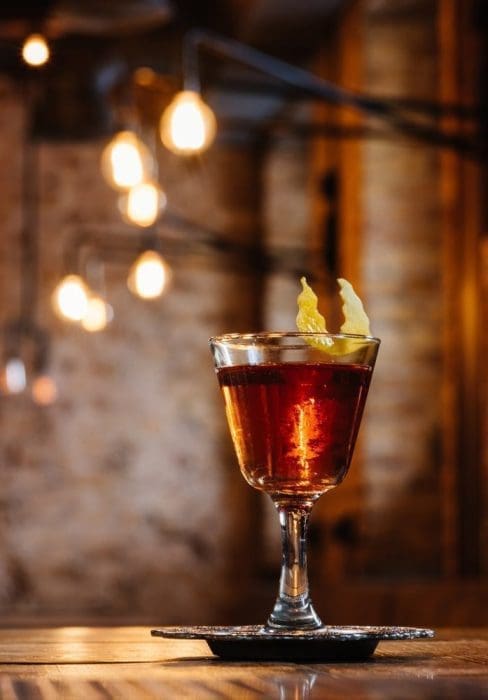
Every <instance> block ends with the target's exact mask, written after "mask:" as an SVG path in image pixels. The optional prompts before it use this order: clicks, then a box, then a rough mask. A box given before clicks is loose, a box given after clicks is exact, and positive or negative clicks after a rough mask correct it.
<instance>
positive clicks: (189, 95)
mask: <svg viewBox="0 0 488 700" xmlns="http://www.w3.org/2000/svg"><path fill="white" fill-rule="evenodd" d="M216 131H217V122H216V120H215V115H214V113H213V112H212V110H211V109H210V107H209V106H208V105H207V104H206V103H205V102H204V101H203V100H202V98H201V96H200V94H199V93H198V92H195V91H194V90H183V91H182V92H179V93H178V94H177V95H176V96H175V98H174V99H173V101H172V102H171V103H170V104H169V106H168V107H167V108H166V110H165V111H164V113H163V116H162V117H161V123H160V135H161V140H162V142H163V143H164V145H165V146H166V148H168V149H169V150H170V151H173V152H174V153H177V154H180V155H196V154H198V153H202V152H203V151H205V150H207V148H209V146H210V145H211V143H212V142H213V140H214V138H215V134H216Z"/></svg>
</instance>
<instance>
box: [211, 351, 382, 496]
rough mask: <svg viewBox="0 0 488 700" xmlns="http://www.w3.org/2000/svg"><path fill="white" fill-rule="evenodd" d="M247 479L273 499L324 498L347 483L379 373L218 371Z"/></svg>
mask: <svg viewBox="0 0 488 700" xmlns="http://www.w3.org/2000/svg"><path fill="white" fill-rule="evenodd" d="M217 375H218V378H219V383H220V387H221V389H222V393H223V395H224V401H225V407H226V413H227V420H228V423H229V427H230V431H231V435H232V440H233V442H234V447H235V450H236V453H237V458H238V461H239V465H240V468H241V471H242V473H243V475H244V477H245V478H246V480H247V481H248V482H249V483H250V484H251V486H254V487H255V488H257V489H261V490H263V491H266V492H268V493H270V494H284V495H295V494H296V495H309V496H312V495H318V494H321V493H323V492H324V491H327V490H328V489H330V488H332V487H333V486H335V485H336V484H338V483H339V482H340V481H342V479H343V478H344V476H345V474H346V472H347V469H348V467H349V463H350V461H351V457H352V452H353V449H354V443H355V441H356V436H357V432H358V429H359V424H360V422H361V416H362V413H363V408H364V403H365V401H366V395H367V393H368V388H369V382H370V379H371V368H370V367H366V366H363V365H351V364H349V365H347V364H333V363H330V364H328V363H307V362H297V363H292V362H289V363H288V362H287V363H279V364H278V363H277V364H262V365H241V366H235V367H224V368H221V369H219V370H217Z"/></svg>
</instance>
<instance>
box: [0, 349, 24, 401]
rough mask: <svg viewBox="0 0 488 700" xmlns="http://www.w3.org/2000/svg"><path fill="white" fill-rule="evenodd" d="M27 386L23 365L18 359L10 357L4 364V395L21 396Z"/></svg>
mask: <svg viewBox="0 0 488 700" xmlns="http://www.w3.org/2000/svg"><path fill="white" fill-rule="evenodd" d="M26 384H27V376H26V372H25V365H24V363H23V361H22V360H21V359H20V357H10V358H9V359H8V360H7V362H6V363H5V368H4V370H3V376H2V389H3V390H4V391H5V393H6V394H21V393H22V392H23V391H24V389H25V387H26Z"/></svg>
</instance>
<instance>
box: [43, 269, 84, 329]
mask: <svg viewBox="0 0 488 700" xmlns="http://www.w3.org/2000/svg"><path fill="white" fill-rule="evenodd" d="M52 302H53V306H54V310H55V311H56V313H57V314H58V316H60V317H61V318H63V319H66V320H68V321H81V319H82V318H83V317H84V316H85V314H86V310H87V306H88V289H87V286H86V284H85V282H84V280H83V278H82V277H80V276H79V275H66V277H64V278H63V279H62V280H61V282H60V283H59V284H58V286H57V287H56V289H55V290H54V292H53V296H52Z"/></svg>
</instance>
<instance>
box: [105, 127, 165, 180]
mask: <svg viewBox="0 0 488 700" xmlns="http://www.w3.org/2000/svg"><path fill="white" fill-rule="evenodd" d="M101 168H102V174H103V176H104V178H105V179H106V181H107V182H108V184H109V185H110V186H111V187H113V188H115V189H117V190H128V189H130V188H131V187H135V186H136V185H139V184H140V183H141V182H143V181H144V180H145V179H146V177H147V175H148V173H149V172H150V170H151V169H152V158H151V154H150V153H149V150H148V149H147V148H146V146H145V145H144V144H143V143H142V141H141V140H140V139H139V138H138V137H137V136H136V134H135V133H134V132H133V131H119V132H118V133H117V134H116V135H115V136H114V137H113V139H112V140H111V141H110V142H109V143H108V144H107V145H106V146H105V148H104V149H103V152H102V159H101Z"/></svg>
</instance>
